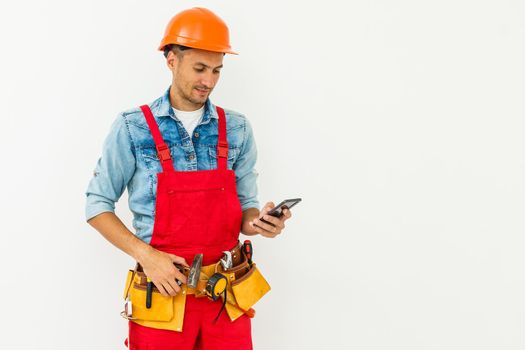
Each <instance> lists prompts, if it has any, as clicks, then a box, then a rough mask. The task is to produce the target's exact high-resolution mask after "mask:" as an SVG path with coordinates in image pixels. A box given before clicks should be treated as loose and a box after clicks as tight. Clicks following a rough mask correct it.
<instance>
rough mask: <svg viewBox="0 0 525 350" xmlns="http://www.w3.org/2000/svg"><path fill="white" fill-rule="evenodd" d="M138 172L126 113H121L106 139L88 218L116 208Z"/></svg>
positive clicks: (88, 200) (91, 185) (90, 187)
mask: <svg viewBox="0 0 525 350" xmlns="http://www.w3.org/2000/svg"><path fill="white" fill-rule="evenodd" d="M134 173H135V149H134V146H133V141H132V139H131V135H130V133H129V130H128V127H127V124H126V119H125V116H124V115H122V114H119V115H118V116H117V118H116V119H115V121H114V122H113V124H112V125H111V128H110V131H109V134H108V135H107V136H106V139H105V140H104V144H103V149H102V156H101V157H100V158H99V159H98V161H97V163H96V166H95V169H94V171H93V176H92V178H91V180H90V182H89V185H88V187H87V190H86V192H85V194H86V209H85V215H86V221H88V220H89V219H91V218H93V217H95V216H97V215H98V214H100V213H103V212H113V213H114V212H115V203H116V202H117V201H118V200H119V198H120V197H121V196H122V193H124V190H125V189H126V186H127V185H128V183H129V181H130V179H131V178H132V176H133V174H134Z"/></svg>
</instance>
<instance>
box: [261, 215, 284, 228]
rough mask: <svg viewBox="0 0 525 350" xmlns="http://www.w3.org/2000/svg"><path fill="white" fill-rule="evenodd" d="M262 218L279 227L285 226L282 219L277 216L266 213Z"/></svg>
mask: <svg viewBox="0 0 525 350" xmlns="http://www.w3.org/2000/svg"><path fill="white" fill-rule="evenodd" d="M262 218H263V219H264V220H266V221H268V222H269V223H271V224H273V225H274V226H277V227H279V228H282V226H283V222H282V220H281V219H279V218H276V217H275V216H271V215H264V216H263V217H262Z"/></svg>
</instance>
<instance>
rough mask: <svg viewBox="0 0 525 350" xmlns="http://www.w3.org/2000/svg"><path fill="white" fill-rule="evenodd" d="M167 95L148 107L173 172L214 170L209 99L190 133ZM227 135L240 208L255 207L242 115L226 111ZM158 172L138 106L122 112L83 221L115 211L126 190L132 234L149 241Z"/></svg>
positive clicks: (253, 152)
mask: <svg viewBox="0 0 525 350" xmlns="http://www.w3.org/2000/svg"><path fill="white" fill-rule="evenodd" d="M169 91H170V89H169V88H168V90H167V91H166V93H165V94H164V95H163V96H161V97H159V98H158V99H156V100H155V101H153V102H152V103H151V104H149V106H150V108H151V111H152V113H153V115H154V117H155V120H156V122H157V125H158V126H159V129H160V132H161V134H162V137H163V139H164V141H165V142H166V144H167V145H168V147H169V148H170V152H171V155H172V160H173V165H174V167H175V170H176V171H197V170H211V169H216V168H217V156H216V152H217V138H218V114H217V111H216V109H215V106H214V105H213V104H212V103H211V101H210V99H209V98H208V99H207V100H206V103H205V108H204V115H203V116H202V120H201V122H200V123H199V125H197V127H196V128H195V130H194V132H193V135H191V136H190V135H188V133H187V132H186V129H185V128H184V126H183V125H182V122H181V121H180V120H179V119H178V118H177V117H176V116H175V113H174V112H173V109H172V108H171V103H170V99H169ZM224 111H225V114H226V130H227V134H228V169H233V170H234V172H235V178H236V183H237V195H238V197H239V200H240V202H241V207H242V210H246V209H248V208H259V202H258V200H257V184H256V180H257V176H258V173H257V171H256V170H255V168H254V166H255V162H256V159H257V149H256V145H255V140H254V137H253V132H252V128H251V126H250V123H249V121H248V119H246V117H245V116H244V115H242V114H240V113H237V112H235V111H232V110H228V109H224ZM159 172H162V167H161V165H160V161H159V159H158V157H157V151H156V148H155V143H154V142H153V137H152V135H151V132H150V130H149V127H148V125H147V122H146V119H145V118H144V115H143V113H142V111H141V110H140V108H139V107H136V108H133V109H131V110H127V111H124V112H122V113H120V114H119V115H118V116H117V118H116V119H115V121H114V122H113V124H112V126H111V129H110V132H109V134H108V135H107V137H106V139H105V141H104V145H103V150H102V156H101V157H100V158H99V159H98V161H97V164H96V167H95V170H94V172H93V177H92V178H91V180H90V182H89V185H88V187H87V190H86V192H85V194H86V212H85V215H86V221H87V220H89V219H91V218H92V217H94V216H96V215H98V214H100V213H103V212H113V213H114V212H115V202H117V201H118V200H119V198H120V197H121V195H122V193H123V192H124V190H125V188H126V187H127V189H128V204H129V209H130V210H131V212H132V213H133V228H134V229H135V231H136V233H135V234H136V236H137V237H138V238H140V239H141V240H143V241H144V242H146V243H149V242H150V241H151V236H152V231H153V222H154V217H155V200H156V193H157V173H159Z"/></svg>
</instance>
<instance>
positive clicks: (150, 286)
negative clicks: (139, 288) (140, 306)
mask: <svg viewBox="0 0 525 350" xmlns="http://www.w3.org/2000/svg"><path fill="white" fill-rule="evenodd" d="M147 281H148V284H147V287H146V308H147V309H150V308H151V294H152V293H153V282H152V281H151V280H150V279H149V277H147Z"/></svg>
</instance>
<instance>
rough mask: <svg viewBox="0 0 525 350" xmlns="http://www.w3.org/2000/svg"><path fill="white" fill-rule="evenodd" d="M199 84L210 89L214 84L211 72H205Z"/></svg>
mask: <svg viewBox="0 0 525 350" xmlns="http://www.w3.org/2000/svg"><path fill="white" fill-rule="evenodd" d="M201 84H202V85H203V86H206V88H208V89H212V88H213V87H214V86H215V77H214V76H213V73H211V74H206V75H205V76H204V77H202V79H201Z"/></svg>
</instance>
